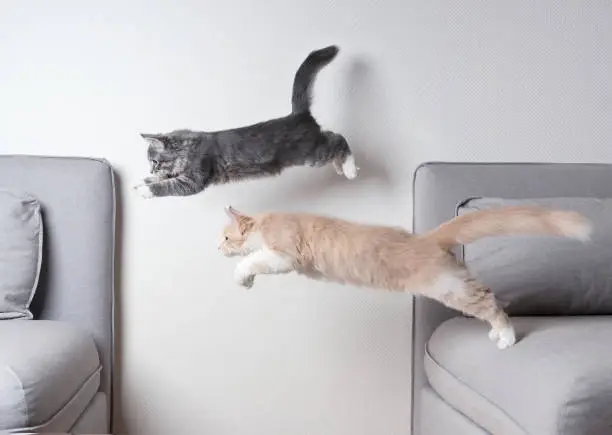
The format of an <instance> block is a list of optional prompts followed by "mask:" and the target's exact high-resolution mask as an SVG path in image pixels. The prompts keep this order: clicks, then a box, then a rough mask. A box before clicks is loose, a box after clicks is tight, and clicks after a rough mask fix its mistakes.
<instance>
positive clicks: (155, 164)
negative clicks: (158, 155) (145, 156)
mask: <svg viewBox="0 0 612 435" xmlns="http://www.w3.org/2000/svg"><path fill="white" fill-rule="evenodd" d="M151 163H153V166H157V165H159V161H158V160H151Z"/></svg>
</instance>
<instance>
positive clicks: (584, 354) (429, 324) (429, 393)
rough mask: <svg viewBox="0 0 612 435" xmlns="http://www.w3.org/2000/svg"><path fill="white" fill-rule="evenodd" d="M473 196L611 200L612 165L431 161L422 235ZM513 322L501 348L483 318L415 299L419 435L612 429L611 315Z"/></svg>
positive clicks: (417, 215)
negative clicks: (513, 331)
mask: <svg viewBox="0 0 612 435" xmlns="http://www.w3.org/2000/svg"><path fill="white" fill-rule="evenodd" d="M474 197H497V198H559V197H564V198H568V197H572V198H575V197H589V198H611V197H612V165H604V164H518V163H517V164H469V163H427V164H424V165H421V166H420V167H419V168H418V169H417V170H416V172H415V176H414V197H413V198H414V224H413V226H414V228H413V229H414V231H415V232H416V233H423V232H425V231H428V230H430V229H432V228H434V227H436V226H437V225H439V224H440V223H442V222H443V221H446V220H448V219H451V218H453V217H454V216H455V215H456V212H457V207H458V206H459V204H461V203H462V202H464V201H465V200H466V199H467V198H474ZM598 201H599V200H598ZM597 242H599V241H598V240H595V243H596V244H597ZM457 254H458V255H460V253H459V252H457ZM560 267H561V266H560ZM604 267H605V265H604ZM609 268H610V269H611V270H612V264H610V265H609ZM583 278H584V277H583ZM588 278H592V277H588ZM610 286H611V284H610V282H601V283H600V286H591V288H590V289H589V291H590V294H589V295H588V297H591V298H597V297H598V294H597V292H598V291H604V290H608V287H610ZM495 290H496V289H495V288H493V291H495ZM551 297H552V296H551ZM596 300H597V299H596ZM600 302H601V303H609V301H604V299H603V297H602V298H600ZM513 322H514V324H515V327H516V328H517V332H518V335H519V337H520V338H521V340H520V341H519V342H518V343H517V344H516V345H515V346H514V347H512V348H510V349H507V350H503V351H500V350H497V349H496V348H495V346H494V345H493V343H491V342H490V341H489V340H488V339H487V337H486V335H487V334H486V331H487V328H486V326H485V325H484V324H483V323H482V322H480V321H478V320H475V319H471V318H467V317H464V316H459V315H458V313H457V312H455V311H451V310H449V309H447V308H445V307H443V306H442V305H440V304H439V303H437V302H433V301H431V300H429V299H425V298H419V297H417V298H415V301H414V340H413V346H414V348H413V358H414V359H413V409H412V416H413V435H450V434H452V435H468V434H469V435H476V434H479V435H481V434H489V433H490V434H495V435H506V434H509V435H510V434H511V435H514V434H517V435H518V434H531V435H553V434H563V435H605V434H612V346H611V345H610V344H611V340H610V337H612V316H609V315H589V316H584V315H576V316H552V315H550V316H546V315H537V316H533V315H532V316H520V317H513Z"/></svg>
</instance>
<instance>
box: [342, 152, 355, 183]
mask: <svg viewBox="0 0 612 435" xmlns="http://www.w3.org/2000/svg"><path fill="white" fill-rule="evenodd" d="M342 173H343V174H344V176H345V177H346V178H348V179H349V180H352V179H354V178H356V177H357V174H358V173H359V168H358V167H357V165H355V157H353V155H352V154H351V155H350V156H348V157H347V158H346V159H345V160H344V163H342Z"/></svg>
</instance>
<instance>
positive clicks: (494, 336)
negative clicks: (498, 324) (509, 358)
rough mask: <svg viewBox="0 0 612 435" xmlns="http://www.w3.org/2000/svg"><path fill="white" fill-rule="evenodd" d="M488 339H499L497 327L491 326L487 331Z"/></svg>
mask: <svg viewBox="0 0 612 435" xmlns="http://www.w3.org/2000/svg"><path fill="white" fill-rule="evenodd" d="M489 340H491V341H495V342H497V340H499V331H498V330H497V329H493V328H491V330H490V331H489Z"/></svg>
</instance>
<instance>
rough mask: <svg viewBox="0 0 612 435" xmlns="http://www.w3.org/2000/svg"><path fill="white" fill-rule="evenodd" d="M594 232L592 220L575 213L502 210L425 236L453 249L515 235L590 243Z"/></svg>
mask: <svg viewBox="0 0 612 435" xmlns="http://www.w3.org/2000/svg"><path fill="white" fill-rule="evenodd" d="M591 231H592V227H591V223H590V221H589V220H588V219H587V218H586V217H584V216H583V215H581V214H579V213H575V212H572V211H561V210H551V209H546V208H541V207H502V208H498V209H492V210H482V211H476V212H473V213H469V214H465V215H463V216H459V217H456V218H455V219H453V220H450V221H448V222H446V223H444V224H442V225H440V226H439V227H438V228H436V229H435V230H433V231H431V232H429V233H427V234H424V235H423V236H422V237H423V238H425V239H430V240H431V241H433V242H434V243H437V244H439V245H440V246H442V247H444V248H448V249H450V248H452V247H453V246H455V245H466V244H468V243H472V242H475V241H476V240H478V239H482V238H484V237H491V236H503V235H512V234H515V235H519V234H523V235H528V234H541V235H551V236H561V237H569V238H572V239H577V240H581V241H588V240H589V239H590V235H591Z"/></svg>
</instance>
